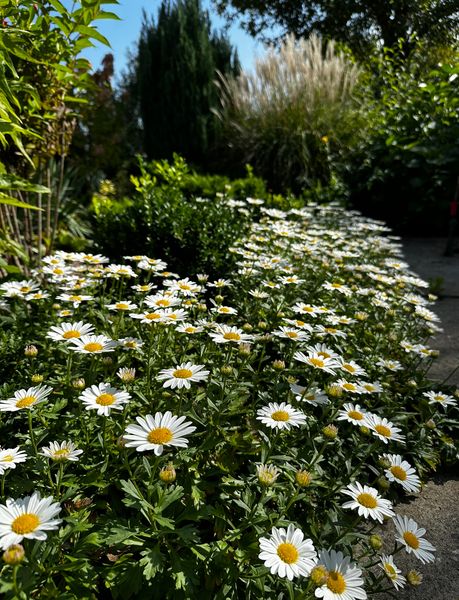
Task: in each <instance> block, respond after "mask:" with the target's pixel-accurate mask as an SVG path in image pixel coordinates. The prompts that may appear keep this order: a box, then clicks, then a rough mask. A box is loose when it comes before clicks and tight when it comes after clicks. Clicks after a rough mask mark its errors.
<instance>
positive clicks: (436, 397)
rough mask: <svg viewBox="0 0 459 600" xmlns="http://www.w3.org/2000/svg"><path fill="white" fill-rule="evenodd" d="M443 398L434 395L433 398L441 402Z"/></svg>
mask: <svg viewBox="0 0 459 600" xmlns="http://www.w3.org/2000/svg"><path fill="white" fill-rule="evenodd" d="M444 399H445V397H444V396H434V400H436V401H437V402H443V401H444Z"/></svg>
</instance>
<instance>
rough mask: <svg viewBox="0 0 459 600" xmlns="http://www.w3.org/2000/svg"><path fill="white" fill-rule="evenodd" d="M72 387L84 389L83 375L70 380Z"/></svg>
mask: <svg viewBox="0 0 459 600" xmlns="http://www.w3.org/2000/svg"><path fill="white" fill-rule="evenodd" d="M72 387H73V388H74V389H76V390H84V388H85V387H86V381H85V380H84V378H83V377H79V378H78V379H74V380H73V381H72Z"/></svg>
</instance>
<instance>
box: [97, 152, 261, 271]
mask: <svg viewBox="0 0 459 600" xmlns="http://www.w3.org/2000/svg"><path fill="white" fill-rule="evenodd" d="M139 165H140V175H139V176H132V178H131V180H132V183H133V184H134V187H135V193H134V194H133V196H132V198H129V199H127V198H122V199H117V198H116V196H115V194H114V193H113V190H112V191H111V192H110V191H109V192H108V193H107V192H106V193H105V194H104V193H102V194H97V195H96V196H95V197H94V198H93V212H94V220H95V231H96V232H97V234H96V236H95V242H96V245H97V249H98V250H100V251H102V252H104V253H106V254H108V255H109V256H110V257H111V258H112V259H119V258H121V257H123V256H125V255H133V254H148V255H149V256H164V255H166V256H168V257H169V262H168V265H169V269H171V270H176V271H178V272H181V273H183V272H187V273H190V274H195V273H199V272H206V273H208V274H216V273H217V272H218V273H220V274H221V273H222V272H224V271H226V270H231V268H232V267H233V261H232V259H231V256H230V255H229V252H228V249H229V247H230V246H231V245H232V244H233V243H234V240H235V239H236V237H238V236H239V235H240V234H242V233H243V232H244V230H245V228H246V227H247V226H248V219H247V214H244V212H241V211H240V210H238V207H237V206H233V207H231V206H228V205H227V204H226V203H223V202H222V195H224V196H231V193H232V191H233V190H234V192H235V195H236V196H237V195H240V194H243V193H244V194H245V193H246V192H247V191H249V190H250V191H251V192H257V191H263V190H264V187H263V183H262V182H261V180H259V179H257V178H255V177H253V175H252V174H251V173H250V172H249V176H248V177H247V178H246V179H241V180H236V181H234V182H230V181H229V180H228V179H227V178H226V177H220V176H201V175H197V174H195V173H190V171H189V169H188V166H187V164H186V162H185V161H184V159H183V158H181V157H179V156H177V155H175V157H174V162H173V163H169V162H168V161H165V160H164V161H153V162H152V163H146V162H145V161H144V160H142V159H141V160H140V163H139ZM105 185H106V184H105ZM205 192H207V194H206V195H208V196H209V197H208V198H203V197H199V196H201V195H202V194H203V193H205ZM265 193H266V192H265Z"/></svg>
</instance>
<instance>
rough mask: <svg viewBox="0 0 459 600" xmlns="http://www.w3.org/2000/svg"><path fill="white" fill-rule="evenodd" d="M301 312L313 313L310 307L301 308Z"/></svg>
mask: <svg viewBox="0 0 459 600" xmlns="http://www.w3.org/2000/svg"><path fill="white" fill-rule="evenodd" d="M301 310H302V311H303V312H308V313H312V312H314V309H313V308H312V306H303V307H302V309H301Z"/></svg>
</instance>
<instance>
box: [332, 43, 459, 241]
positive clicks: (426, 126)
mask: <svg viewBox="0 0 459 600" xmlns="http://www.w3.org/2000/svg"><path fill="white" fill-rule="evenodd" d="M373 66H374V67H375V70H374V75H373V76H372V78H371V81H370V85H369V89H368V92H367V93H368V96H367V98H368V100H367V101H368V104H369V109H368V110H369V119H368V128H367V130H366V132H365V136H364V137H363V138H361V140H360V143H359V145H357V146H356V147H355V148H353V150H352V152H351V154H350V155H348V156H346V157H345V159H344V160H342V161H341V162H338V163H337V164H336V167H337V170H339V172H340V173H341V175H342V177H343V179H344V181H345V182H346V184H347V186H348V188H349V192H350V196H351V200H352V202H353V203H354V205H355V206H357V208H360V209H361V210H363V211H364V212H365V213H366V214H369V215H372V216H374V217H377V218H382V219H384V220H386V221H388V222H389V223H390V224H391V225H393V226H394V227H396V228H397V230H398V231H399V232H404V233H407V232H408V233H415V234H416V233H417V234H421V233H422V234H423V235H432V234H437V235H438V234H440V235H442V234H443V235H446V232H447V222H448V215H449V208H448V205H449V202H450V201H451V200H452V198H453V196H454V191H455V187H456V181H457V177H458V169H457V166H458V164H459V141H458V140H459V64H458V63H455V64H440V65H438V66H437V67H436V68H435V69H433V70H431V71H429V72H427V73H423V72H422V70H421V69H420V68H419V64H418V63H417V62H416V61H412V62H411V61H410V62H406V61H403V62H401V61H400V60H397V55H394V54H393V53H390V52H387V53H386V54H385V56H384V57H383V58H381V59H380V60H378V61H377V62H375V64H374V65H373Z"/></svg>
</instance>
